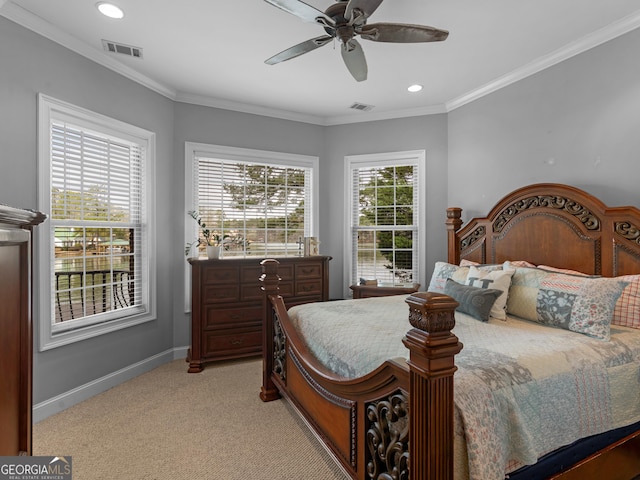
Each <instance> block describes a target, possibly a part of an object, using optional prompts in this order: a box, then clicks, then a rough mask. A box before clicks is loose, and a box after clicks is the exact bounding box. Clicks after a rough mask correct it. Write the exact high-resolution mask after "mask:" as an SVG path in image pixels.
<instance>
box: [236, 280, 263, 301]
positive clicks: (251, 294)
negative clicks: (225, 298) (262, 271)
mask: <svg viewBox="0 0 640 480" xmlns="http://www.w3.org/2000/svg"><path fill="white" fill-rule="evenodd" d="M258 283H260V282H254V283H253V284H245V285H240V301H241V302H261V303H262V288H260V285H258Z"/></svg>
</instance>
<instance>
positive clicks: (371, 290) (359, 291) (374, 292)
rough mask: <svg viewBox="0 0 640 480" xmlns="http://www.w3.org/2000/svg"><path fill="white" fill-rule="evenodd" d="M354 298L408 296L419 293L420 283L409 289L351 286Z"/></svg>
mask: <svg viewBox="0 0 640 480" xmlns="http://www.w3.org/2000/svg"><path fill="white" fill-rule="evenodd" d="M349 288H350V289H351V290H352V291H353V298H369V297H388V296H390V295H406V294H408V293H413V292H417V291H418V290H419V289H420V284H419V283H414V284H413V286H409V287H379V286H377V285H351V286H350V287H349Z"/></svg>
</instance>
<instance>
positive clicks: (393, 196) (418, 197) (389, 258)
mask: <svg viewBox="0 0 640 480" xmlns="http://www.w3.org/2000/svg"><path fill="white" fill-rule="evenodd" d="M346 160H347V162H346V169H347V174H346V177H345V178H348V179H349V181H347V182H346V183H347V202H346V204H347V205H349V208H350V215H347V219H348V222H349V224H348V228H347V231H348V232H350V235H349V238H348V240H347V244H346V245H345V251H346V252H347V253H346V255H345V277H346V278H347V279H348V283H349V284H355V283H358V282H360V280H361V279H365V280H372V281H373V280H376V281H377V282H378V284H379V285H389V286H391V285H407V284H412V283H424V279H423V278H422V275H424V271H423V269H422V268H420V252H424V245H423V242H424V240H423V239H424V237H425V236H424V233H423V226H422V225H423V222H422V220H421V217H420V215H421V212H424V182H423V179H422V176H423V175H424V171H425V169H424V164H425V153H424V151H415V152H396V153H386V154H376V155H357V156H349V157H347V158H346Z"/></svg>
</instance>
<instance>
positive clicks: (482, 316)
mask: <svg viewBox="0 0 640 480" xmlns="http://www.w3.org/2000/svg"><path fill="white" fill-rule="evenodd" d="M444 293H445V295H449V296H450V297H451V298H453V299H454V300H455V301H456V302H458V303H459V304H460V305H459V306H458V308H456V310H458V311H459V312H462V313H466V314H467V315H471V316H472V317H473V318H476V319H478V320H480V321H482V322H488V321H489V313H490V312H491V307H493V304H494V303H495V301H496V299H497V298H498V297H499V296H500V294H501V293H502V292H501V291H500V290H496V289H495V288H478V287H470V286H468V285H460V284H459V283H458V282H456V281H455V280H451V279H450V278H448V279H447V281H446V283H445V287H444Z"/></svg>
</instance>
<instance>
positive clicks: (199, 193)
mask: <svg viewBox="0 0 640 480" xmlns="http://www.w3.org/2000/svg"><path fill="white" fill-rule="evenodd" d="M185 160H186V171H185V179H186V182H187V184H186V188H185V192H186V198H185V222H186V223H185V226H186V228H185V235H186V236H185V241H186V244H187V247H188V249H189V250H190V251H189V255H198V254H202V255H204V248H205V247H204V245H202V244H200V245H198V242H197V241H195V240H196V239H198V238H202V237H199V232H198V229H197V224H196V222H195V221H194V220H193V219H192V218H191V217H189V216H188V215H187V212H188V211H194V210H195V211H197V212H198V213H199V214H200V216H201V218H202V220H203V221H204V222H205V224H206V225H207V227H208V228H209V229H210V230H211V231H212V232H214V233H215V234H217V235H219V236H220V238H222V239H223V256H224V257H250V256H256V257H266V256H296V255H300V254H301V253H302V251H303V239H304V237H309V236H315V235H317V233H316V231H317V228H316V222H317V220H316V219H317V214H316V211H315V210H316V208H317V207H316V205H317V201H316V198H315V195H316V192H317V169H318V158H317V157H310V156H305V155H294V154H288V153H278V152H268V151H261V150H251V149H245V148H234V147H225V146H219V145H208V144H198V143H190V142H187V143H186V145H185ZM194 241H195V242H194ZM195 249H199V251H198V252H196V251H195ZM187 273H188V272H187ZM187 277H188V275H187ZM187 285H188V283H187ZM186 293H187V295H186V298H187V303H188V298H189V295H188V290H187V292H186Z"/></svg>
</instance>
